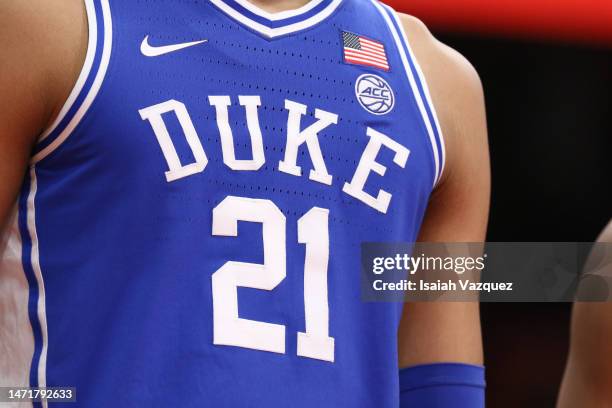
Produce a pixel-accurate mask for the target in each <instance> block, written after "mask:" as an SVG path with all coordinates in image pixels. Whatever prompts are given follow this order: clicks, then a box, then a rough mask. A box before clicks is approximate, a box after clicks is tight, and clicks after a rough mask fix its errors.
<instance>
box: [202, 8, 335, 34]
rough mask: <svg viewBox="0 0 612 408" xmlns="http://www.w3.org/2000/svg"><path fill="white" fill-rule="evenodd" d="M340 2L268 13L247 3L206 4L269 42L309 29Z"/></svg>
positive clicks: (329, 13) (328, 14) (326, 16)
mask: <svg viewBox="0 0 612 408" xmlns="http://www.w3.org/2000/svg"><path fill="white" fill-rule="evenodd" d="M342 1H343V0H310V1H309V2H308V3H306V4H305V5H304V6H302V7H300V8H297V9H294V10H286V11H280V12H277V13H270V12H267V11H265V10H262V9H261V8H259V7H257V6H256V5H254V4H253V3H251V2H249V1H248V0H210V2H211V3H212V4H213V5H214V6H216V7H217V8H218V9H219V10H221V11H222V12H223V13H225V14H227V15H228V16H229V17H230V18H232V19H234V20H236V21H237V22H238V23H240V24H242V25H244V26H246V27H247V28H249V29H251V30H253V31H255V32H257V33H259V34H261V35H262V36H264V37H266V38H269V39H272V38H277V37H281V36H284V35H287V34H292V33H295V32H298V31H302V30H305V29H308V28H311V27H313V26H315V25H317V24H319V23H321V22H322V21H324V20H325V19H327V18H328V17H329V16H331V15H332V14H333V13H334V11H336V9H337V8H338V6H340V4H341V3H342Z"/></svg>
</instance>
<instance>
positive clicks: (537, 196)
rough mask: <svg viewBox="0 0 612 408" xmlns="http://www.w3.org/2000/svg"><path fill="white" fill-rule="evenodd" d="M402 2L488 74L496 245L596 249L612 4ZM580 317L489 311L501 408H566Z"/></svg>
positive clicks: (492, 383) (605, 171)
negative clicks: (564, 381) (562, 406)
mask: <svg viewBox="0 0 612 408" xmlns="http://www.w3.org/2000/svg"><path fill="white" fill-rule="evenodd" d="M390 4H391V5H392V6H393V7H394V8H395V9H397V10H398V11H402V12H405V13H408V14H412V15H414V16H416V17H419V18H420V19H422V20H423V21H424V22H425V23H426V24H427V25H428V26H429V28H430V29H431V30H432V31H433V32H434V34H435V35H436V36H437V37H438V38H439V39H440V40H442V41H443V42H445V43H447V44H448V45H450V46H451V47H453V48H455V49H457V50H458V51H459V52H461V53H462V54H464V55H465V56H466V57H467V58H468V59H469V60H470V61H471V62H472V64H473V65H474V66H475V67H476V69H477V71H478V72H479V74H480V77H481V79H482V82H483V86H484V90H485V96H486V101H487V121H488V127H489V143H490V149H491V163H492V176H493V190H492V198H491V216H490V220H489V232H488V235H487V239H488V240H489V241H501V242H504V241H523V242H530V241H566V242H592V241H593V240H594V239H595V238H596V237H597V235H598V233H599V232H600V230H601V229H602V228H603V227H604V226H605V225H606V224H607V222H608V220H609V219H610V218H612V198H611V194H610V191H611V188H610V186H611V185H612V177H611V176H612V160H610V154H611V153H612V0H605V1H604V0H582V1H580V0H556V1H553V0H434V1H432V0H410V1H402V0H391V1H390ZM570 312H571V305H570V304H563V303H548V304H544V303H538V304H536V303H522V304H519V303H512V304H511V303H507V304H502V303H488V304H483V305H482V323H483V337H484V346H485V360H486V366H487V383H488V390H487V406H488V407H489V408H516V407H521V408H531V407H533V408H548V407H551V408H552V407H554V406H555V401H556V397H557V393H558V389H559V384H560V381H561V378H562V375H563V370H564V366H565V361H566V357H567V349H568V344H569V320H570ZM611 341H612V340H611ZM604 358H605V357H604ZM577 408H583V407H577ZM584 408H588V407H584Z"/></svg>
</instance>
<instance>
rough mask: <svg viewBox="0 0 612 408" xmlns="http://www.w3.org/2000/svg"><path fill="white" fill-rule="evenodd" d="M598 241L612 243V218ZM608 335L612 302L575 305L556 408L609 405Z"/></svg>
mask: <svg viewBox="0 0 612 408" xmlns="http://www.w3.org/2000/svg"><path fill="white" fill-rule="evenodd" d="M598 242H610V243H612V221H611V222H610V223H609V224H608V226H607V227H606V229H605V230H604V231H603V232H602V234H601V235H600V236H599V239H598ZM607 261H608V264H609V263H610V260H607ZM611 338H612V303H610V302H608V303H596V302H593V303H585V302H578V303H576V304H575V305H574V310H573V313H572V328H571V340H570V352H569V357H568V361H567V367H566V369H565V375H564V377H563V383H562V385H561V392H560V394H559V401H558V403H557V408H573V407H590V408H611V407H612V358H610V356H612V341H610V339H611Z"/></svg>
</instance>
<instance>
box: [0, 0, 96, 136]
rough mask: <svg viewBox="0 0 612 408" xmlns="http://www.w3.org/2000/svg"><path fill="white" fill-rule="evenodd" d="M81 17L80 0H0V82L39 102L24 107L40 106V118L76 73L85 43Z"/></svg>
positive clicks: (52, 109)
mask: <svg viewBox="0 0 612 408" xmlns="http://www.w3.org/2000/svg"><path fill="white" fill-rule="evenodd" d="M86 21H87V20H86V15H85V10H84V5H83V2H80V1H71V0H58V1H45V0H28V1H22V0H3V1H2V2H0V52H1V54H2V60H3V63H2V64H1V67H0V70H1V71H0V72H1V75H0V81H2V82H3V85H7V87H8V86H9V85H10V84H11V83H12V84H13V85H14V86H15V87H18V89H20V90H21V92H20V93H19V95H15V96H17V97H21V98H27V99H29V100H31V101H30V102H32V105H36V104H39V105H44V106H40V107H36V106H32V107H31V108H29V109H30V110H37V109H41V110H43V111H44V115H45V116H49V118H44V120H45V121H46V119H49V120H51V118H50V117H51V116H53V115H54V113H55V111H56V105H61V104H62V103H63V100H62V99H65V97H66V96H67V93H68V92H69V91H70V88H71V87H72V84H73V83H74V81H75V78H76V75H78V72H79V70H80V67H81V65H82V61H83V58H84V51H85V48H86V43H87V23H86ZM3 88H5V86H3ZM32 95H36V98H32V97H31V96H32ZM14 99H15V98H12V100H14ZM23 103H25V104H27V103H28V101H24V102H23ZM58 109H59V107H58ZM43 126H44V123H43Z"/></svg>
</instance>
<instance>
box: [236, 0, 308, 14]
mask: <svg viewBox="0 0 612 408" xmlns="http://www.w3.org/2000/svg"><path fill="white" fill-rule="evenodd" d="M247 1H248V2H249V3H251V4H253V5H254V6H257V7H259V8H260V9H262V10H264V11H267V12H268V13H279V12H282V11H287V10H295V9H298V8H300V7H302V6H304V5H306V4H308V3H310V1H311V0H247Z"/></svg>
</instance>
